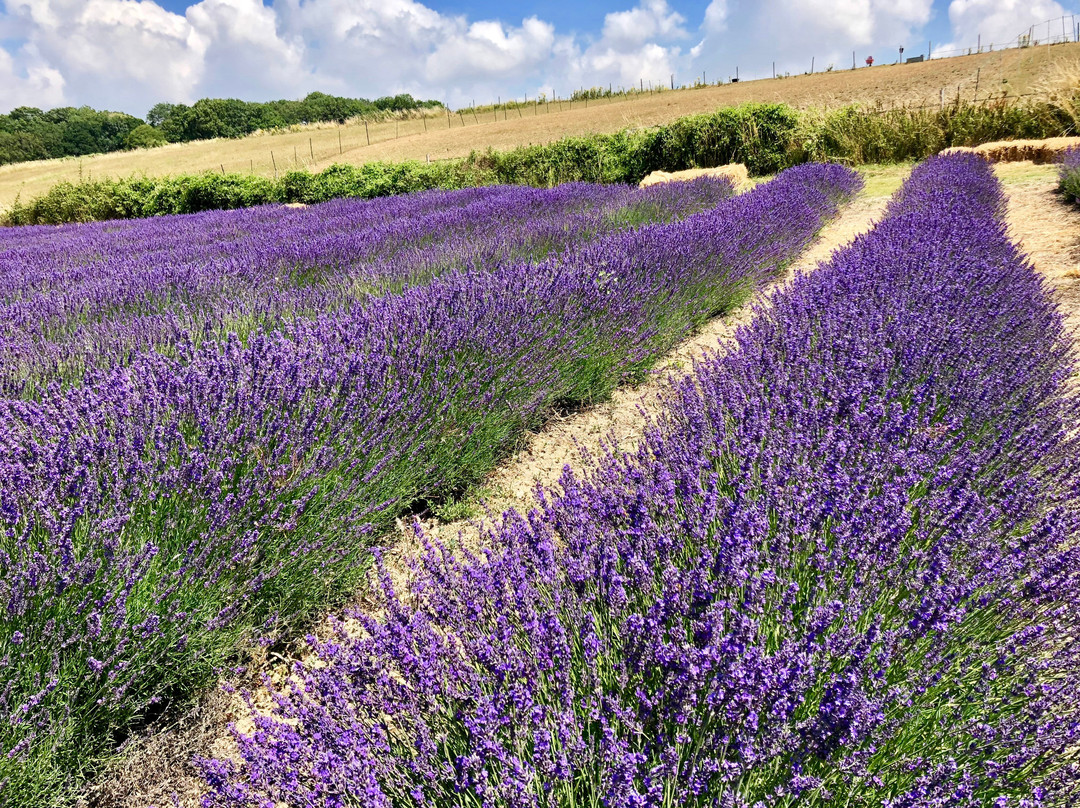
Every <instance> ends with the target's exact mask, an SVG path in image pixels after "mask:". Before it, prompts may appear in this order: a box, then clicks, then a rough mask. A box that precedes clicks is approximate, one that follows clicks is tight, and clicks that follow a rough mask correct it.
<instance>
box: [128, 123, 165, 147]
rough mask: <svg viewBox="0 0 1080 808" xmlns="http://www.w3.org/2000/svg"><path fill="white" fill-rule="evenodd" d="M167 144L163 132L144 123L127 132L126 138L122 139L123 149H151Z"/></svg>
mask: <svg viewBox="0 0 1080 808" xmlns="http://www.w3.org/2000/svg"><path fill="white" fill-rule="evenodd" d="M168 142H169V141H168V138H166V137H165V133H164V132H162V131H161V130H160V129H155V128H154V127H153V126H151V125H150V124H147V123H144V124H141V125H140V126H136V127H135V128H134V129H132V130H131V131H130V132H128V134H127V137H126V138H124V147H125V148H128V149H152V148H154V147H155V146H163V145H165V144H166V143H168Z"/></svg>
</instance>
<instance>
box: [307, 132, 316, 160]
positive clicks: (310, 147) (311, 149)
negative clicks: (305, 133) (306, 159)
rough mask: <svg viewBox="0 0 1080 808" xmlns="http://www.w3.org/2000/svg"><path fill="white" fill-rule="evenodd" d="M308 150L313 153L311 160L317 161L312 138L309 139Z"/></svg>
mask: <svg viewBox="0 0 1080 808" xmlns="http://www.w3.org/2000/svg"><path fill="white" fill-rule="evenodd" d="M307 147H308V152H309V153H310V154H311V162H313V163H314V162H315V145H314V144H313V143H312V142H311V138H308V139H307Z"/></svg>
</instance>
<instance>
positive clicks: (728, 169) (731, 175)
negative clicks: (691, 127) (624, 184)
mask: <svg viewBox="0 0 1080 808" xmlns="http://www.w3.org/2000/svg"><path fill="white" fill-rule="evenodd" d="M698 177H723V178H725V179H729V180H731V182H732V184H733V185H734V186H735V189H736V190H739V189H741V188H742V187H743V186H745V185H747V184H748V183H749V182H750V174H749V173H748V172H747V170H746V166H744V165H743V164H742V163H732V164H731V165H726V166H717V167H716V168H688V169H686V170H685V171H670V172H669V171H654V172H653V173H651V174H650V175H649V176H647V177H646V178H645V179H643V180H642V181H641V182H640V183H638V187H640V188H648V187H649V186H650V185H660V184H661V183H665V182H686V181H687V180H696V179H697V178H698Z"/></svg>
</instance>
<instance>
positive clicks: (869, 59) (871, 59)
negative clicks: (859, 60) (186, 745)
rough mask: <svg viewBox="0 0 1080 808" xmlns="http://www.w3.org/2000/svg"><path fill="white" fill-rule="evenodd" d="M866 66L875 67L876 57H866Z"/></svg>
mask: <svg viewBox="0 0 1080 808" xmlns="http://www.w3.org/2000/svg"><path fill="white" fill-rule="evenodd" d="M866 66H867V67H873V66H874V57H873V56H867V57H866Z"/></svg>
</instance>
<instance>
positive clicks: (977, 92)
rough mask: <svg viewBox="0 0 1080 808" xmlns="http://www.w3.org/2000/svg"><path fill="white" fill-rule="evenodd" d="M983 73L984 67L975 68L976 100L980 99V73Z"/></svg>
mask: <svg viewBox="0 0 1080 808" xmlns="http://www.w3.org/2000/svg"><path fill="white" fill-rule="evenodd" d="M981 73H982V68H981V67H978V68H976V69H975V100H976V101H978V100H979V75H980V74H981Z"/></svg>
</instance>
